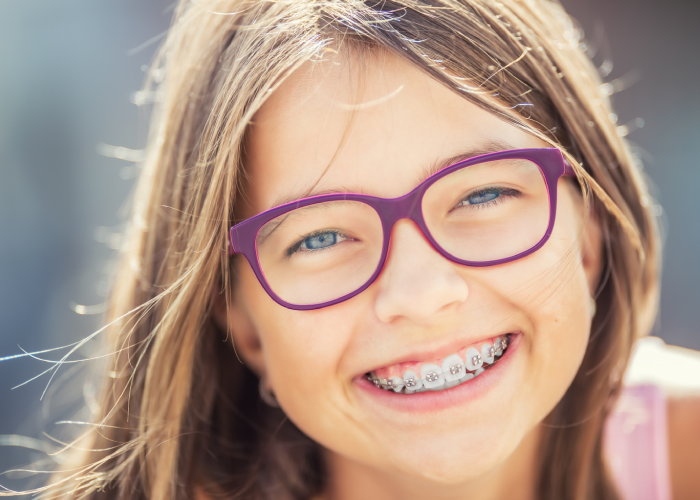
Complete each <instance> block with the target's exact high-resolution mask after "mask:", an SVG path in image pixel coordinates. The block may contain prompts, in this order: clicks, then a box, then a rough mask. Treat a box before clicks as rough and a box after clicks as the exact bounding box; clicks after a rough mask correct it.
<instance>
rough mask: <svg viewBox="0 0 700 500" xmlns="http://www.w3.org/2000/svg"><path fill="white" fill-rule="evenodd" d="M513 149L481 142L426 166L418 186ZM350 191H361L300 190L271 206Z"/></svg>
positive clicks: (355, 191) (277, 200)
mask: <svg viewBox="0 0 700 500" xmlns="http://www.w3.org/2000/svg"><path fill="white" fill-rule="evenodd" d="M511 149H519V148H517V147H516V146H513V145H512V144H509V143H507V142H504V141H498V140H491V141H485V142H482V143H481V144H478V145H476V146H475V147H473V148H472V149H469V150H467V151H463V152H461V153H458V154H456V155H454V156H450V157H449V158H444V159H442V160H438V161H435V162H433V163H432V164H430V165H428V166H426V167H425V168H424V169H423V171H422V173H421V175H420V176H419V178H418V182H416V186H417V185H419V184H420V183H421V182H423V181H425V180H426V179H427V178H429V177H430V176H432V175H435V174H436V173H438V172H439V171H441V170H443V169H445V168H447V167H449V166H450V165H454V164H455V163H459V162H461V161H464V160H468V159H469V158H475V157H477V156H482V155H485V154H489V153H497V152H499V151H509V150H511ZM349 193H361V190H360V189H357V188H355V189H348V188H334V189H323V190H314V189H311V190H308V189H307V190H299V191H296V192H294V193H291V194H287V195H284V196H281V197H278V198H276V199H275V201H274V202H273V203H272V206H271V208H274V207H279V206H280V205H286V204H287V203H291V202H293V201H299V200H301V199H304V198H310V197H312V196H320V195H324V194H349Z"/></svg>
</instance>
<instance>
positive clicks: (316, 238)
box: [300, 231, 338, 250]
mask: <svg viewBox="0 0 700 500" xmlns="http://www.w3.org/2000/svg"><path fill="white" fill-rule="evenodd" d="M337 242H338V233H334V232H330V231H329V232H327V233H320V234H315V235H313V236H309V237H308V238H305V239H304V241H302V242H301V245H300V246H301V247H303V248H304V249H305V250H320V249H321V248H327V247H329V246H331V245H335V244H336V243H337Z"/></svg>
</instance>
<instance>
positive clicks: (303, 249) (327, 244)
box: [286, 230, 348, 257]
mask: <svg viewBox="0 0 700 500" xmlns="http://www.w3.org/2000/svg"><path fill="white" fill-rule="evenodd" d="M347 239H348V238H347V237H346V236H345V235H343V234H342V233H341V232H339V231H333V230H324V231H317V232H315V233H311V234H310V235H307V236H306V237H305V238H303V239H300V240H298V241H297V243H296V244H294V245H292V246H291V247H290V248H289V249H288V250H287V251H286V254H287V257H291V256H292V255H293V254H295V253H311V252H314V251H318V250H325V249H328V248H331V247H333V246H335V245H337V244H338V243H341V242H342V241H345V240H347Z"/></svg>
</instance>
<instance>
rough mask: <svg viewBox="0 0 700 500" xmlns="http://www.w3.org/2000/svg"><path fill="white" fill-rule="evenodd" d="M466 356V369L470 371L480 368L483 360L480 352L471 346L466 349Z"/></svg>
mask: <svg viewBox="0 0 700 500" xmlns="http://www.w3.org/2000/svg"><path fill="white" fill-rule="evenodd" d="M466 358H467V359H466V361H467V362H466V363H465V364H466V366H467V370H469V371H470V372H473V371H474V370H478V369H479V368H481V365H483V364H484V360H483V359H482V358H481V354H480V353H479V351H477V350H476V349H475V348H473V347H470V348H469V349H467V354H466Z"/></svg>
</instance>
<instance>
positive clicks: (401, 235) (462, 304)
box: [217, 55, 601, 500]
mask: <svg viewBox="0 0 700 500" xmlns="http://www.w3.org/2000/svg"><path fill="white" fill-rule="evenodd" d="M358 74H361V75H362V77H361V78H360V77H358ZM358 103H365V105H362V106H359V107H356V109H354V110H352V106H349V104H358ZM358 108H359V109H358ZM494 141H498V142H501V143H506V144H508V145H509V148H542V147H547V144H545V143H544V142H542V141H541V140H539V139H537V138H536V137H534V136H533V135H530V134H528V133H526V132H524V131H522V130H519V129H518V128H516V127H514V126H512V125H510V124H508V123H506V122H505V121H503V120H501V119H499V118H497V117H496V116H494V115H492V114H490V113H488V112H486V111H484V110H482V109H480V108H478V107H477V106H475V105H474V104H472V103H470V102H469V101H467V100H465V99H463V98H462V97H460V96H459V95H457V94H455V93H454V92H452V91H450V90H448V89H446V88H445V87H443V86H441V85H440V84H438V83H436V82H435V81H433V80H432V79H430V78H429V77H428V76H426V75H425V74H423V73H422V72H420V71H419V70H417V69H415V68H414V67H412V66H410V65H408V64H407V63H405V62H403V61H401V60H399V59H397V58H394V57H392V56H387V55H378V56H376V57H373V58H367V59H366V60H365V61H364V62H363V63H362V65H360V63H358V62H353V61H350V60H348V59H344V58H342V57H341V56H338V57H336V58H335V59H333V60H329V61H326V62H323V63H314V64H313V65H311V64H309V65H308V66H306V67H305V68H302V69H301V70H299V71H297V72H296V73H295V74H293V75H292V76H291V77H290V78H289V79H288V80H287V81H286V82H285V83H284V84H283V85H282V86H281V88H280V89H279V90H278V91H276V92H275V94H273V95H272V97H271V98H270V100H269V101H268V102H267V103H266V105H265V106H264V107H263V109H262V110H261V111H260V112H259V113H258V114H257V116H256V119H255V122H254V124H253V125H252V127H251V133H250V141H249V144H248V146H247V149H246V152H247V154H248V158H247V172H248V175H249V176H248V179H247V185H246V191H245V192H246V196H245V202H244V203H243V204H242V206H241V207H240V211H241V212H242V213H241V215H243V216H245V217H250V216H253V215H255V214H257V213H260V212H262V211H264V210H267V209H269V208H271V207H273V206H274V205H275V204H277V202H278V200H280V199H285V198H289V197H293V196H295V194H298V195H299V197H301V196H304V195H305V194H306V192H308V190H309V189H311V188H313V189H314V190H317V191H324V190H348V191H352V192H361V193H365V194H369V195H374V196H380V197H385V198H393V197H397V196H400V195H403V194H405V193H407V192H409V191H410V190H411V189H413V188H414V187H415V186H416V185H417V184H418V183H419V182H420V181H421V180H422V179H423V177H422V173H423V172H424V171H425V169H426V168H428V167H430V166H431V165H433V164H435V163H436V162H441V161H443V160H445V159H448V158H451V157H453V156H455V155H457V154H459V153H461V152H463V151H466V150H471V149H475V148H476V149H478V148H480V147H482V146H483V145H484V144H487V143H491V142H494ZM558 192H559V200H558V206H557V216H556V217H557V219H556V224H555V227H554V232H553V234H552V236H551V238H550V239H549V241H548V242H547V244H546V245H545V246H544V247H543V248H541V249H540V250H538V251H537V252H535V253H533V254H531V255H529V256H527V257H525V258H522V259H520V260H517V261H514V262H511V263H507V264H502V265H498V266H492V267H483V268H473V267H466V266H461V265H458V264H455V263H453V262H451V261H449V260H447V259H445V258H444V257H442V256H441V255H440V254H439V253H438V252H437V251H436V250H435V249H434V248H433V247H432V246H431V244H430V243H429V242H428V241H427V240H426V239H425V237H424V236H423V234H422V233H421V232H420V230H419V229H418V228H417V226H415V225H414V224H413V223H412V222H410V221H408V220H402V221H400V222H398V223H397V224H396V225H395V226H394V229H393V232H392V234H391V238H392V239H391V247H390V251H389V255H388V257H387V261H386V264H385V267H384V269H383V270H382V272H381V274H380V275H379V277H378V278H377V280H376V281H375V282H374V283H373V284H372V285H371V286H370V287H369V288H368V289H367V290H365V291H364V292H363V293H361V294H359V295H357V296H356V297H354V298H352V299H350V300H347V301H345V302H343V303H340V304H337V305H334V306H331V307H326V308H322V309H318V310H314V311H293V310H290V309H286V308H284V307H282V306H280V305H278V304H276V303H275V302H274V301H273V300H272V299H271V298H270V297H269V296H268V295H267V293H266V292H265V291H264V290H263V288H262V287H261V286H260V284H259V283H258V281H257V279H256V278H255V276H254V274H253V272H252V271H251V269H250V266H249V265H248V264H247V263H246V262H245V260H244V259H243V258H240V257H236V259H237V262H236V266H237V267H238V281H237V285H236V290H235V292H234V300H233V301H232V303H231V304H229V308H228V313H226V312H224V311H225V308H219V309H218V311H219V312H218V313H217V314H218V320H219V321H220V322H221V324H227V326H228V327H229V328H230V329H231V331H232V332H233V334H234V342H235V343H236V346H237V349H238V352H239V353H240V354H241V355H242V357H243V358H244V361H245V362H246V363H247V364H248V366H250V367H251V368H252V369H253V370H254V371H255V372H257V373H258V374H259V375H260V376H262V377H263V378H264V380H265V383H266V384H267V385H268V387H270V389H271V390H272V391H273V392H274V394H275V395H276V397H277V399H278V401H279V403H280V405H281V407H282V408H283V410H284V411H285V413H286V414H287V415H288V416H289V418H290V419H291V420H292V421H293V422H294V423H295V424H296V425H297V426H298V427H299V428H300V429H301V430H303V431H304V432H305V433H306V434H308V435H309V436H310V437H311V438H313V439H314V440H315V441H317V442H318V443H320V444H321V445H322V446H323V447H324V449H325V456H326V459H327V463H328V467H329V471H330V484H329V488H328V490H327V491H326V492H325V493H324V495H325V498H329V499H330V498H332V499H341V500H342V499H356V498H387V499H394V498H396V499H399V498H401V499H404V500H406V499H408V500H410V499H413V498H435V499H451V498H465V495H468V496H469V497H470V498H472V497H476V498H481V499H486V500H488V499H502V498H509V499H530V498H534V477H535V470H534V466H535V465H534V464H535V463H536V457H537V445H538V441H539V423H540V422H541V421H542V420H543V419H544V417H545V416H546V415H547V414H548V413H549V412H550V411H551V410H552V408H553V407H554V406H555V405H556V403H557V402H558V401H559V400H560V399H561V397H562V396H563V394H564V393H565V391H566V390H567V388H568V387H569V385H570V383H571V381H572V380H573V378H574V376H575V374H576V372H577V370H578V368H579V366H580V363H581V360H582V358H583V355H584V352H585V350H586V346H587V342H588V337H589V333H590V317H591V314H590V309H589V308H590V295H591V292H590V290H592V289H593V288H594V285H595V284H596V281H597V279H598V274H599V271H600V266H601V261H600V235H599V232H598V229H597V226H596V225H595V221H594V220H593V219H591V218H584V216H583V215H584V214H583V205H582V200H581V196H580V194H579V192H578V190H577V189H576V188H575V187H574V185H573V183H572V181H571V180H568V179H561V180H560V181H559V186H558ZM584 220H585V221H587V222H585V223H584ZM226 314H228V316H226ZM507 332H521V335H520V338H519V344H518V346H517V350H514V351H513V355H512V357H511V360H510V362H509V364H508V365H507V367H506V368H504V369H503V370H502V372H501V373H500V375H499V377H498V379H497V381H496V383H495V385H494V386H493V387H491V389H490V390H489V391H485V392H483V393H479V394H478V397H475V398H474V399H473V400H471V399H470V400H467V401H461V402H459V403H458V404H457V403H456V404H448V405H446V406H444V407H440V408H436V409H435V411H432V412H428V413H425V412H423V413H420V414H415V413H412V412H407V411H401V410H398V409H395V408H392V407H390V406H386V405H377V404H375V400H373V399H372V398H371V397H367V394H366V391H362V390H360V389H359V388H358V378H360V377H361V376H362V374H363V373H364V372H366V371H368V370H370V369H372V368H378V367H380V366H385V365H388V364H391V363H392V362H393V361H394V360H396V359H397V357H400V356H402V355H409V353H416V352H442V351H444V349H446V348H447V346H449V345H452V344H451V343H453V342H454V339H455V338H456V337H460V338H461V336H464V337H465V338H469V339H473V340H478V339H484V338H487V337H492V336H496V335H501V334H504V333H507ZM445 354H448V353H445ZM404 397H407V398H408V397H411V396H404Z"/></svg>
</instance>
